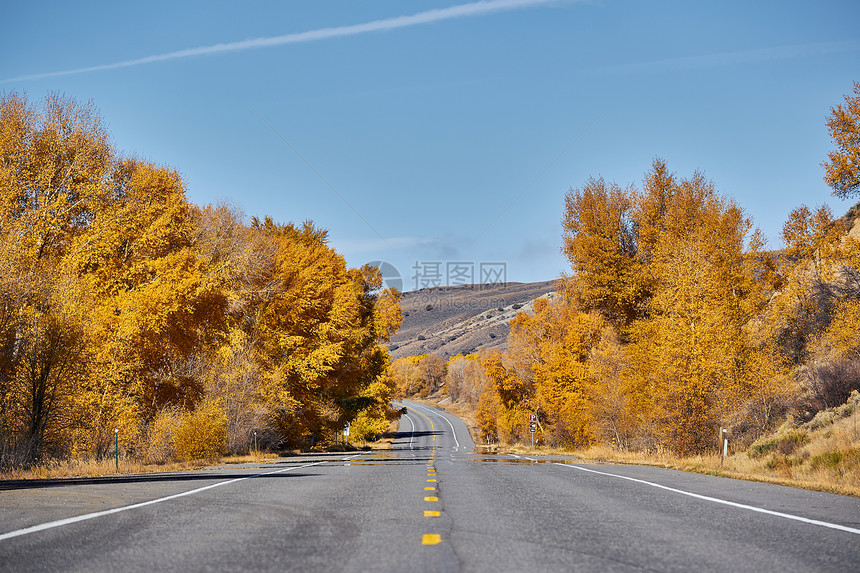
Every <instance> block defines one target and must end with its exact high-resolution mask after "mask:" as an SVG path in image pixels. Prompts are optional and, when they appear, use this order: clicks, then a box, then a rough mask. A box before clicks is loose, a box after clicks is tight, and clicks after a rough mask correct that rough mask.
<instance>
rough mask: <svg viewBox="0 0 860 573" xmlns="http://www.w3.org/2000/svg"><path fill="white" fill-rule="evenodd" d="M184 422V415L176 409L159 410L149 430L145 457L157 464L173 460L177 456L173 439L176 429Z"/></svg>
mask: <svg viewBox="0 0 860 573" xmlns="http://www.w3.org/2000/svg"><path fill="white" fill-rule="evenodd" d="M181 422H182V416H181V415H180V414H179V413H178V412H176V411H175V410H172V409H169V410H162V411H161V412H159V413H158V414H157V415H156V416H155V419H154V420H153V421H152V423H151V424H150V425H149V431H148V432H147V446H146V452H145V454H144V459H145V460H146V461H147V462H150V463H155V464H164V463H167V462H169V461H172V460H173V459H174V458H175V457H176V456H175V453H174V451H173V440H174V437H175V434H176V429H177V428H178V427H179V425H180V423H181Z"/></svg>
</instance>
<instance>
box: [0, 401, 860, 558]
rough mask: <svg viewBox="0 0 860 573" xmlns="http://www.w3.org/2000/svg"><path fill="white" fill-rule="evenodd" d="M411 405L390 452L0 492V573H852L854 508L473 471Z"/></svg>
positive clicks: (838, 500)
mask: <svg viewBox="0 0 860 573" xmlns="http://www.w3.org/2000/svg"><path fill="white" fill-rule="evenodd" d="M406 405H407V406H408V408H409V411H408V414H407V415H406V416H405V417H404V418H403V419H402V421H401V424H400V432H399V434H398V437H397V439H396V440H395V442H394V447H393V449H391V450H387V451H375V452H364V453H358V454H357V453H349V454H319V455H303V456H296V457H291V458H283V459H279V460H277V461H275V462H272V463H265V464H257V465H253V464H252V465H231V466H219V467H217V468H210V469H206V470H202V471H196V472H188V473H165V474H155V475H134V476H118V477H116V478H99V479H84V480H62V481H60V482H44V483H37V484H29V485H28V486H22V485H21V484H14V483H3V482H0V571H123V572H124V573H130V572H134V571H283V570H287V571H371V570H373V571H397V572H400V571H528V572H543V571H641V570H648V571H685V572H686V571H780V572H783V571H784V572H791V571H803V572H809V571H857V570H858V568H860V565H858V564H860V499H857V498H853V497H845V496H838V495H832V494H826V493H820V492H811V491H806V490H801V489H795V488H789V487H781V486H773V485H768V484H761V483H753V482H745V481H738V480H731V479H726V478H717V477H712V476H704V475H699V474H690V473H685V472H679V471H673V470H665V469H660V468H650V467H640V466H618V465H590V464H585V463H582V462H581V461H578V460H575V459H571V458H566V459H562V458H549V457H540V458H539V457H534V458H525V457H519V458H517V457H514V456H510V455H508V456H502V455H480V454H476V453H474V452H473V447H474V444H473V443H472V441H471V439H470V438H469V434H468V432H467V430H466V426H465V425H464V424H463V422H462V421H460V420H459V419H457V418H456V417H454V416H452V415H450V414H447V413H444V412H442V411H441V410H437V409H435V408H431V407H427V406H423V405H419V404H415V403H411V402H406ZM34 485H35V487H34Z"/></svg>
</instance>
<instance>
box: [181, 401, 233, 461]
mask: <svg viewBox="0 0 860 573" xmlns="http://www.w3.org/2000/svg"><path fill="white" fill-rule="evenodd" d="M173 449H174V451H175V453H176V457H177V458H178V459H180V460H200V459H215V458H217V457H218V456H221V455H223V454H224V452H225V451H226V450H227V415H226V414H225V413H224V409H223V408H222V407H221V405H220V404H219V403H217V402H205V403H203V404H201V405H200V406H198V407H197V409H196V410H194V411H193V412H190V413H188V414H186V415H185V416H183V417H182V421H181V423H180V425H179V427H178V428H177V429H176V433H175V434H174V437H173Z"/></svg>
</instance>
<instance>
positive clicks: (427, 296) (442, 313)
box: [389, 280, 558, 358]
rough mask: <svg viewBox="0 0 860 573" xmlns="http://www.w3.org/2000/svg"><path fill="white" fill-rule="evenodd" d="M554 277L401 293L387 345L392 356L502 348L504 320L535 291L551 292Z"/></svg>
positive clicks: (532, 297) (505, 337) (539, 294)
mask: <svg viewBox="0 0 860 573" xmlns="http://www.w3.org/2000/svg"><path fill="white" fill-rule="evenodd" d="M557 282H558V281H555V280H553V281H544V282H536V283H499V284H491V285H460V286H443V287H433V288H425V289H421V290H417V291H410V292H405V293H403V298H402V300H401V303H400V306H401V308H402V309H403V325H402V326H401V327H400V330H399V331H398V332H397V334H396V335H395V336H393V337H392V339H391V343H390V345H389V350H390V351H391V357H392V358H402V357H404V356H415V355H418V354H428V353H433V354H437V355H439V356H442V357H448V356H454V355H456V354H469V353H472V352H475V351H476V350H479V349H488V348H504V347H505V346H506V344H507V340H508V333H509V332H510V328H509V327H508V321H509V320H510V319H512V318H513V317H514V316H516V314H517V312H519V311H521V310H528V309H529V308H530V307H531V305H532V302H533V301H534V300H535V299H536V298H539V297H548V298H552V297H553V296H555V291H556V285H557Z"/></svg>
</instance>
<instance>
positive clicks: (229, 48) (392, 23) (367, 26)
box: [0, 0, 559, 83]
mask: <svg viewBox="0 0 860 573" xmlns="http://www.w3.org/2000/svg"><path fill="white" fill-rule="evenodd" d="M558 2H559V0H483V1H481V2H472V3H469V4H460V5H457V6H451V7H449V8H438V9H435V10H426V11H424V12H419V13H417V14H413V15H411V16H396V17H393V18H384V19H382V20H373V21H371V22H366V23H364V24H353V25H350V26H338V27H333V28H320V29H317V30H309V31H307V32H297V33H293V34H283V35H281V36H271V37H268V38H254V39H250V40H242V41H239V42H227V43H222V44H214V45H211V46H200V47H197V48H188V49H186V50H179V51H176V52H169V53H166V54H158V55H154V56H146V57H143V58H137V59H134V60H125V61H122V62H115V63H112V64H102V65H98V66H90V67H86V68H76V69H73V70H64V71H60V72H48V73H41V74H32V75H28V76H21V77H17V78H9V79H5V80H0V83H7V82H13V81H23V80H37V79H44V78H52V77H57V76H71V75H75V74H83V73H87V72H99V71H106V70H114V69H118V68H129V67H132V66H140V65H144V64H152V63H155V62H163V61H166V60H178V59H182V58H190V57H194V56H211V55H216V54H224V53H228V52H240V51H243V50H252V49H258V48H272V47H275V46H283V45H285V44H301V43H305V42H317V41H320V40H328V39H332V38H343V37H346V36H356V35H359V34H368V33H372V32H383V31H387V30H396V29H399V28H408V27H410V26H419V25H422V24H433V23H436V22H442V21H445V20H455V19H459V18H471V17H477V16H485V15H487V14H493V13H496V12H506V11H511V10H520V9H524V8H530V7H536V6H541V5H547V4H557V3H558Z"/></svg>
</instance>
